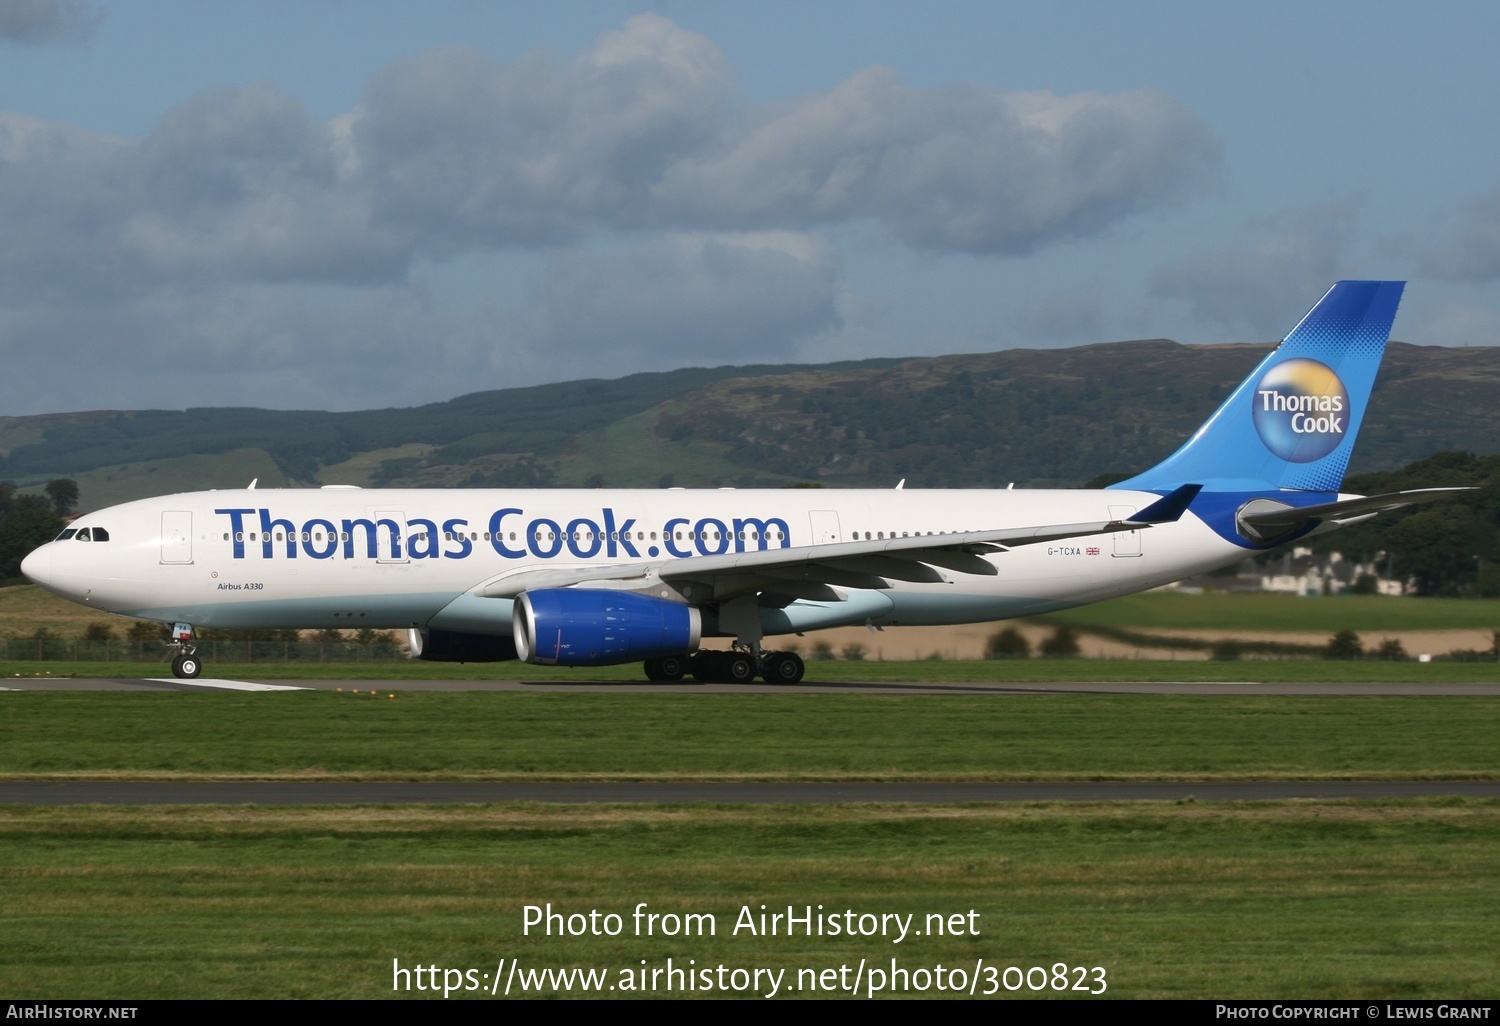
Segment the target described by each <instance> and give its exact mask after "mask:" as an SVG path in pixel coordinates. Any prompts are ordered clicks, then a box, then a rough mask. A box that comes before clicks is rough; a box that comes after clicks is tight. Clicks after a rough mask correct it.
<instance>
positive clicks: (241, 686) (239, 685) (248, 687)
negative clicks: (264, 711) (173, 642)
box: [146, 677, 311, 691]
mask: <svg viewBox="0 0 1500 1026" xmlns="http://www.w3.org/2000/svg"><path fill="white" fill-rule="evenodd" d="M146 679H147V680H150V681H154V682H155V683H157V684H183V685H187V686H189V687H195V688H219V689H220V690H223V691H309V690H311V689H310V688H296V687H291V686H289V685H286V684H252V683H251V682H250V681H245V680H178V679H177V678H176V677H147V678H146Z"/></svg>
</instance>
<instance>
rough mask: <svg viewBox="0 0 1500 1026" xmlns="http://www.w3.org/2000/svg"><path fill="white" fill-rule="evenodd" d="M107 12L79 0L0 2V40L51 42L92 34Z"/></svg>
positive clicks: (16, 0)
mask: <svg viewBox="0 0 1500 1026" xmlns="http://www.w3.org/2000/svg"><path fill="white" fill-rule="evenodd" d="M103 20H104V12H103V11H102V10H100V9H99V7H98V6H97V5H95V4H90V3H81V2H80V0H0V39H4V40H9V41H10V42H13V43H23V44H37V43H51V42H57V41H61V40H69V39H84V38H87V37H88V36H91V35H93V33H94V30H95V29H96V28H98V27H99V23H100V22H101V21H103Z"/></svg>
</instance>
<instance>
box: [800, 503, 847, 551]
mask: <svg viewBox="0 0 1500 1026" xmlns="http://www.w3.org/2000/svg"><path fill="white" fill-rule="evenodd" d="M807 519H808V520H810V521H811V522H812V536H813V544H814V545H828V544H830V543H832V542H836V541H838V540H839V514H838V510H832V509H815V510H809V511H808V514H807Z"/></svg>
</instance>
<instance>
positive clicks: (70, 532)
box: [54, 527, 78, 541]
mask: <svg viewBox="0 0 1500 1026" xmlns="http://www.w3.org/2000/svg"><path fill="white" fill-rule="evenodd" d="M77 533H78V528H76V527H70V528H68V529H67V530H66V531H64V532H63V533H62V534H60V535H58V536H57V537H56V538H55V539H54V540H55V541H67V540H68V539H69V538H71V537H73V536H74V535H75V534H77Z"/></svg>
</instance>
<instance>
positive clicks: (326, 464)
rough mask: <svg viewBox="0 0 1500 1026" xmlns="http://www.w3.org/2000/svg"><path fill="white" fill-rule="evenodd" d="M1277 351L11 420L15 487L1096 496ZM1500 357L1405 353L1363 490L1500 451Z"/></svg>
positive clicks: (1418, 349) (1019, 358)
mask: <svg viewBox="0 0 1500 1026" xmlns="http://www.w3.org/2000/svg"><path fill="white" fill-rule="evenodd" d="M1268 348H1269V347H1267V346H1261V345H1216V346H1198V345H1180V344H1178V343H1175V342H1170V341H1165V340H1160V339H1158V340H1147V341H1136V342H1118V343H1112V344H1106V345H1093V346H1082V347H1079V348H1074V349H1056V350H1019V349H1016V350H1005V351H1002V352H997V353H988V354H981V355H973V356H945V357H937V358H920V359H904V360H890V359H886V360H867V361H859V362H851V363H840V364H829V365H822V366H806V365H792V366H760V367H719V368H711V369H702V368H693V369H687V370H678V371H670V372H666V373H659V374H636V375H632V376H630V377H626V378H620V379H618V380H612V381H602V380H594V381H575V382H566V383H562V384H553V385H539V386H535V387H531V388H516V389H505V390H499V391H491V392H477V393H474V394H472V395H466V396H462V397H460V398H457V399H453V400H451V401H449V402H444V403H433V404H430V405H427V406H417V407H410V408H406V409H389V410H366V411H359V412H352V413H324V412H310V411H279V410H260V409H240V408H228V409H194V410H186V411H168V410H143V411H100V412H91V413H69V414H50V415H43V416H33V417H3V418H0V478H3V479H8V480H13V481H16V482H17V483H18V484H21V485H23V486H27V485H38V484H40V483H42V482H45V481H47V480H50V479H52V478H55V477H72V478H74V479H75V480H77V481H78V482H79V485H80V488H81V490H82V498H81V506H82V508H84V509H90V508H97V507H99V506H102V505H108V504H110V503H114V502H121V501H125V500H127V499H132V498H140V497H143V496H147V495H153V494H162V493H166V492H172V491H182V490H190V489H199V488H215V487H242V486H244V485H245V484H247V483H248V482H249V481H250V480H251V479H252V478H258V479H259V480H260V483H261V485H262V486H264V487H273V486H284V485H316V484H359V485H367V486H373V485H388V486H395V487H402V486H456V487H481V486H484V487H489V486H493V487H505V486H511V487H523V486H549V485H573V486H587V485H606V486H610V487H627V486H641V487H659V486H666V485H684V486H723V485H735V486H740V487H747V486H754V485H760V486H779V485H786V484H795V483H805V482H814V483H821V484H828V485H835V486H855V485H874V486H889V485H894V484H895V482H896V481H897V480H899V479H900V478H906V479H907V481H908V483H909V486H910V487H927V488H938V487H953V488H965V487H974V488H979V487H996V486H998V487H1004V486H1005V485H1006V484H1007V483H1009V482H1012V481H1013V482H1015V483H1016V484H1017V485H1018V486H1048V485H1053V486H1077V485H1081V484H1083V483H1084V482H1086V481H1088V480H1090V479H1092V478H1094V477H1096V476H1098V475H1103V474H1109V473H1123V472H1126V471H1135V470H1139V469H1142V468H1144V467H1147V466H1149V465H1151V464H1152V463H1155V462H1156V461H1158V460H1160V459H1161V458H1163V457H1164V456H1166V455H1167V454H1169V453H1170V452H1171V451H1172V450H1174V449H1175V448H1176V447H1177V446H1178V445H1180V444H1181V442H1182V441H1183V440H1184V439H1185V438H1186V437H1187V435H1188V433H1189V432H1190V431H1192V430H1193V429H1194V428H1195V427H1197V426H1198V424H1200V423H1201V422H1202V421H1203V419H1204V418H1205V417H1207V416H1208V414H1209V413H1211V412H1212V411H1213V409H1214V408H1215V406H1216V405H1217V404H1218V403H1219V402H1220V401H1221V400H1222V399H1223V398H1224V396H1225V395H1227V394H1228V392H1229V390H1230V389H1231V388H1233V387H1234V386H1235V385H1236V384H1237V383H1238V382H1239V381H1240V380H1241V379H1242V378H1244V376H1245V375H1246V374H1247V373H1248V372H1249V370H1250V369H1251V368H1252V367H1253V366H1254V365H1255V363H1256V361H1257V360H1259V359H1260V357H1261V356H1262V355H1263V354H1264V353H1265V352H1266V351H1267V350H1268ZM1497 408H1500V348H1488V347H1485V348H1469V349H1443V348H1437V347H1423V346H1412V345H1406V344H1403V343H1394V342H1393V343H1391V345H1390V347H1389V349H1388V350H1387V355H1386V359H1385V363H1384V366H1383V367H1382V369H1381V375H1380V379H1379V381H1378V382H1377V384H1376V387H1375V395H1374V399H1373V401H1372V404H1371V408H1370V411H1369V413H1368V415H1367V416H1366V418H1365V423H1364V428H1363V431H1362V433H1361V437H1360V441H1359V444H1358V446H1357V447H1356V449H1355V454H1354V461H1353V464H1352V466H1351V470H1352V471H1356V472H1361V471H1363V472H1373V471H1390V470H1395V469H1397V468H1398V467H1401V466H1403V465H1405V464H1407V463H1410V462H1412V461H1413V460H1416V459H1418V458H1421V457H1423V456H1426V455H1428V454H1430V453H1433V452H1436V451H1438V450H1463V451H1470V452H1474V453H1478V454H1481V455H1484V454H1493V453H1500V431H1497V430H1496V423H1495V410H1496V409H1497Z"/></svg>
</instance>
